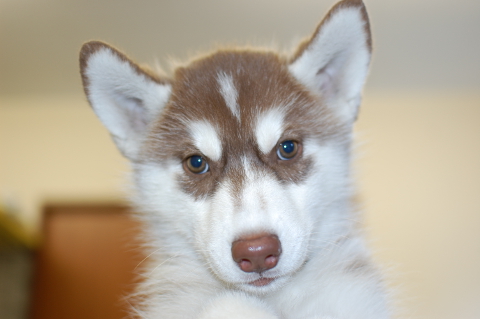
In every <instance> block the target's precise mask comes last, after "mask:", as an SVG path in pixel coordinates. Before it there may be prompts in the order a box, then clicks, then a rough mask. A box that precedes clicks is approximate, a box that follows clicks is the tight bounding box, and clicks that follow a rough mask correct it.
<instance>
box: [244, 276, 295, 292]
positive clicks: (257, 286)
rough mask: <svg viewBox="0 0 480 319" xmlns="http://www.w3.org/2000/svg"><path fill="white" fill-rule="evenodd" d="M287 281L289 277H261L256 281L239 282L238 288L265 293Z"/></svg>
mask: <svg viewBox="0 0 480 319" xmlns="http://www.w3.org/2000/svg"><path fill="white" fill-rule="evenodd" d="M287 281H288V277H277V278H269V277H261V278H258V279H256V280H254V281H250V282H247V283H241V284H238V288H240V289H242V290H243V291H245V292H248V293H253V294H258V295H263V294H266V293H270V292H273V291H275V290H277V289H279V288H280V287H282V286H283V285H284V284H285V283H286V282H287Z"/></svg>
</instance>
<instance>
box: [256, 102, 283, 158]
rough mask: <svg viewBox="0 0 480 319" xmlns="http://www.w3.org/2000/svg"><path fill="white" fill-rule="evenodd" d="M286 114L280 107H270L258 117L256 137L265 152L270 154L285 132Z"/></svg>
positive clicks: (261, 149)
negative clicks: (284, 121)
mask: <svg viewBox="0 0 480 319" xmlns="http://www.w3.org/2000/svg"><path fill="white" fill-rule="evenodd" d="M284 117H285V114H284V112H283V111H282V110H281V109H280V108H273V109H270V110H268V111H266V112H264V113H262V114H260V115H259V116H258V118H257V123H256V127H255V137H256V139H257V145H258V147H259V148H260V151H261V152H262V153H263V154H268V153H270V151H271V150H272V149H273V148H274V147H275V145H277V142H278V140H279V139H280V137H281V136H282V133H283V120H284Z"/></svg>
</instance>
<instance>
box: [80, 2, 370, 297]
mask: <svg viewBox="0 0 480 319" xmlns="http://www.w3.org/2000/svg"><path fill="white" fill-rule="evenodd" d="M370 52H371V40H370V31H369V24H368V18H367V14H366V11H365V8H364V6H363V3H362V2H361V1H359V0H344V1H341V2H340V3H338V4H337V5H336V6H335V7H333V8H332V9H331V11H330V12H329V13H328V15H327V16H326V18H325V19H324V20H323V21H322V22H321V23H320V25H319V26H318V28H317V29H316V31H315V32H314V34H313V35H312V36H311V38H309V39H308V40H306V41H305V42H303V43H302V44H301V45H300V46H299V48H298V49H297V51H296V53H295V54H293V56H291V57H284V56H280V55H278V54H276V53H273V52H268V51H254V50H241V49H232V50H221V51H218V52H215V53H213V54H210V55H208V56H205V57H201V58H198V59H196V60H194V61H192V62H190V63H189V64H188V65H186V66H183V67H179V68H177V69H176V70H175V72H174V74H173V76H172V77H171V78H161V77H159V76H157V75H156V74H154V73H153V72H151V71H149V70H147V69H144V68H142V67H140V66H138V65H137V64H135V63H134V62H132V61H131V60H130V59H129V58H128V57H126V56H125V55H124V54H122V53H120V52H119V51H117V50H116V49H114V48H113V47H111V46H109V45H107V44H105V43H102V42H89V43H86V44H85V45H84V46H83V47H82V50H81V56H80V63H81V73H82V78H83V83H84V88H85V92H86V94H87V97H88V99H89V102H90V104H91V105H92V107H93V109H94V111H95V112H96V114H97V115H98V117H99V118H100V120H101V121H102V122H103V124H104V125H105V126H106V127H107V128H108V130H109V131H110V133H111V135H112V137H113V139H114V141H115V143H116V144H117V146H118V148H119V149H120V151H121V152H122V153H123V154H124V155H125V156H126V157H127V158H128V159H130V161H131V162H132V164H133V170H134V179H135V183H136V186H137V189H138V192H137V195H136V196H137V197H136V203H137V204H138V205H139V206H140V208H141V209H142V210H143V211H145V212H146V213H148V214H149V216H150V217H149V218H150V220H151V221H152V225H151V237H152V238H153V240H155V238H156V237H157V236H158V237H162V238H165V237H169V238H175V240H174V241H175V244H173V243H171V244H172V245H183V244H185V245H190V247H191V250H192V252H193V254H194V255H195V256H196V257H195V258H199V259H200V260H201V261H202V262H203V263H208V265H209V267H210V268H211V269H212V271H213V273H214V274H215V276H217V278H218V279H220V280H221V281H222V282H225V283H226V284H229V285H235V286H237V287H239V288H242V289H244V290H246V291H250V292H259V293H262V292H268V291H272V290H273V289H275V288H277V287H279V286H281V285H282V283H284V282H285V281H286V280H287V279H288V278H289V276H291V275H292V274H294V273H295V272H296V271H298V270H299V269H301V267H302V266H303V264H304V263H305V262H306V261H307V260H308V259H309V258H311V254H312V251H315V250H316V249H315V247H319V246H321V245H324V244H325V243H328V242H329V241H330V240H333V239H334V238H335V236H339V234H340V236H341V235H342V234H343V229H344V228H345V227H346V223H347V224H348V216H347V215H346V213H345V212H346V211H348V200H349V197H350V195H351V192H350V182H349V176H348V175H349V150H350V142H351V131H352V125H353V122H354V120H355V118H356V116H357V112H358V107H359V105H360V99H361V98H360V97H361V89H362V86H363V83H364V80H365V77H366V74H367V71H368V65H369V61H370V55H371V54H370ZM347 226H348V225H347ZM166 240H169V239H168V238H167V239H166ZM170 240H172V239H170ZM182 249H183V248H182ZM186 250H188V248H187V249H186Z"/></svg>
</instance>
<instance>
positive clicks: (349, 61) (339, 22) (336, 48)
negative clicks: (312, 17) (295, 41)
mask: <svg viewBox="0 0 480 319" xmlns="http://www.w3.org/2000/svg"><path fill="white" fill-rule="evenodd" d="M371 50H372V43H371V34H370V25H369V21H368V15H367V11H366V9H365V6H364V4H363V2H362V1H361V0H343V1H341V2H339V3H337V4H336V5H335V6H334V7H333V8H332V9H331V10H330V11H329V13H328V14H327V16H326V17H325V18H324V20H323V21H322V22H321V23H320V25H319V26H318V27H317V29H316V31H315V33H314V34H313V36H312V37H311V38H310V39H308V40H307V41H305V42H304V43H302V44H301V45H300V47H299V48H298V49H297V52H296V54H295V55H294V56H293V58H292V60H291V63H290V65H289V69H290V72H291V73H292V74H293V75H294V76H295V77H296V78H297V80H298V81H300V82H301V83H302V84H304V85H305V86H306V87H307V88H308V89H310V90H311V91H312V92H314V93H316V94H318V95H320V96H321V97H322V98H323V99H324V100H325V102H326V103H327V105H329V106H331V107H332V108H335V110H336V112H337V113H338V114H339V115H340V116H341V117H342V118H343V119H345V120H346V121H349V122H353V121H354V120H355V119H356V117H357V113H358V108H359V106H360V101H361V91H362V88H363V84H364V82H365V78H366V76H367V73H368V65H369V63H370V57H371Z"/></svg>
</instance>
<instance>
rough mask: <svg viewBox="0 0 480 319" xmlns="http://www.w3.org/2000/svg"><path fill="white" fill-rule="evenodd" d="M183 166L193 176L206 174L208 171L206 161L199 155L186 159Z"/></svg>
mask: <svg viewBox="0 0 480 319" xmlns="http://www.w3.org/2000/svg"><path fill="white" fill-rule="evenodd" d="M185 166H186V167H187V168H188V170H189V171H190V172H192V173H194V174H203V173H206V172H208V169H209V166H208V163H207V161H206V160H205V159H204V158H203V157H201V156H200V155H193V156H190V157H189V158H187V160H186V161H185Z"/></svg>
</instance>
